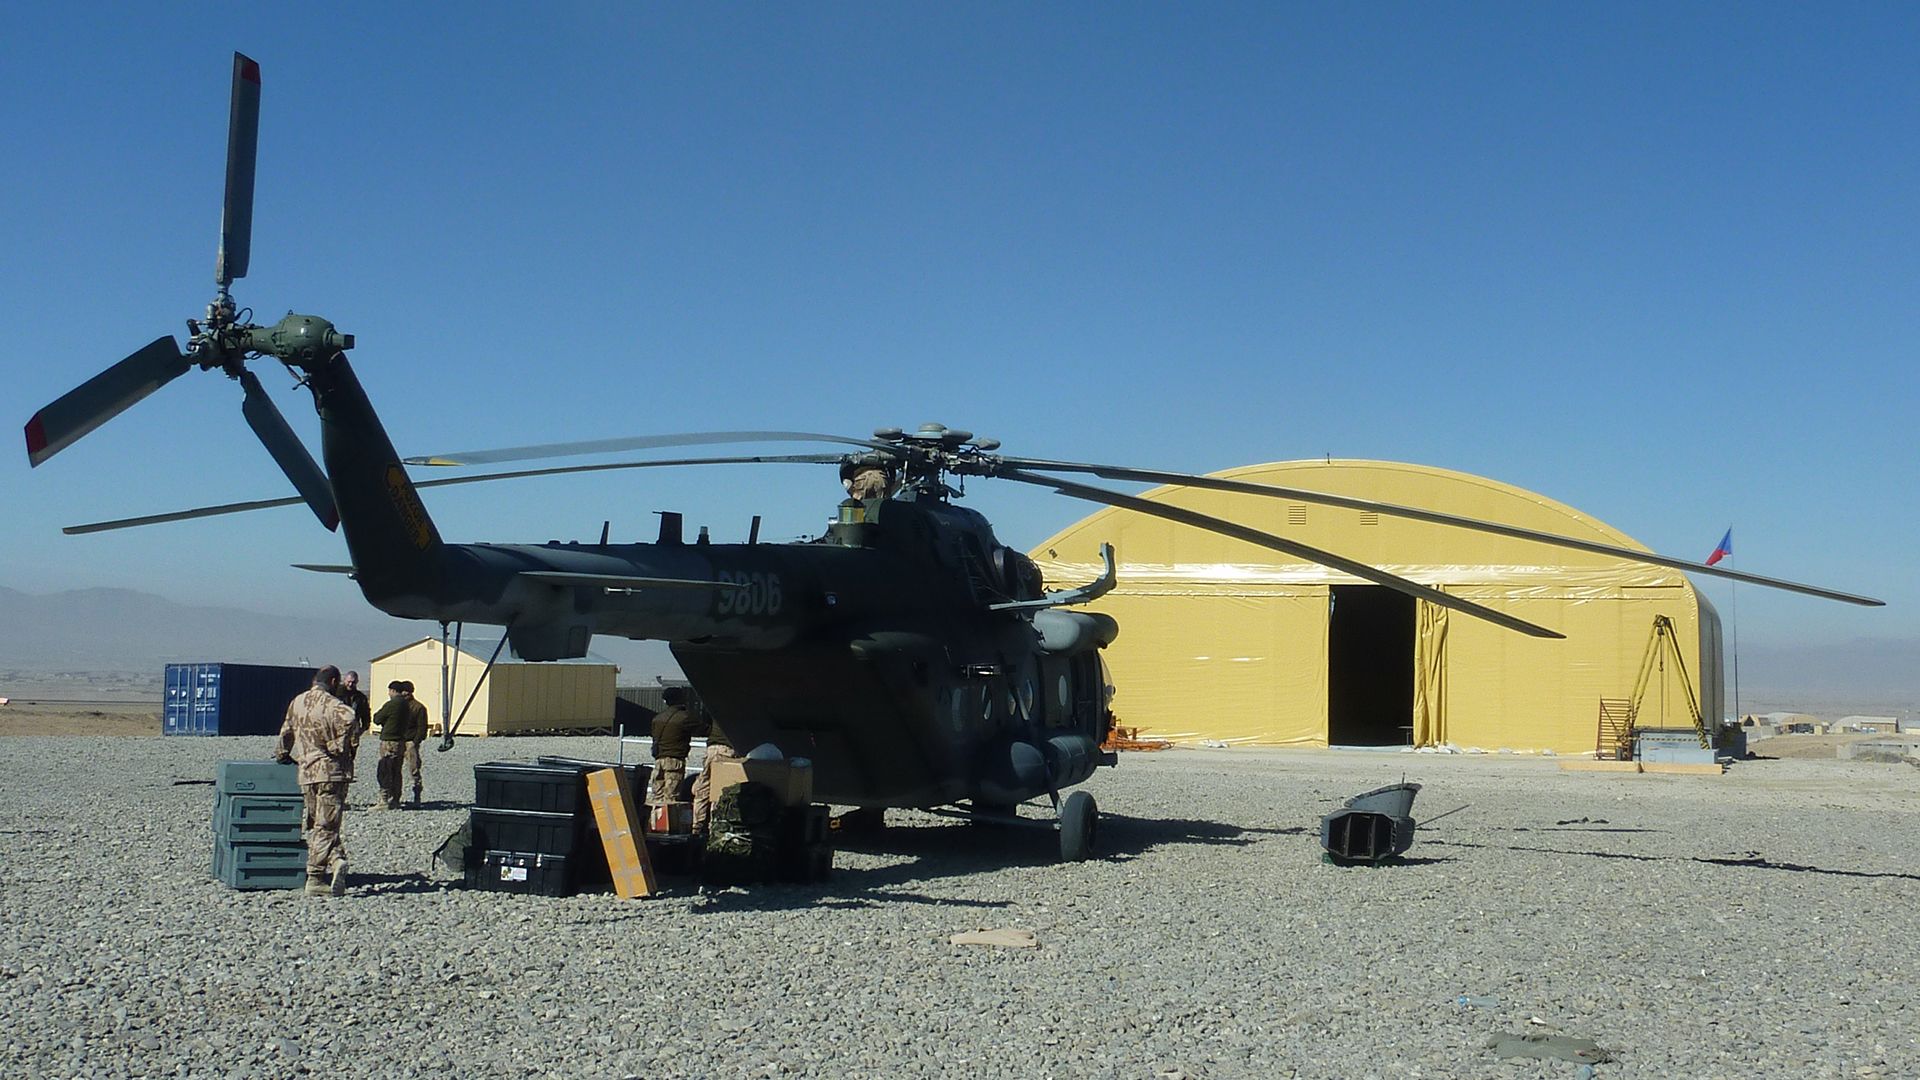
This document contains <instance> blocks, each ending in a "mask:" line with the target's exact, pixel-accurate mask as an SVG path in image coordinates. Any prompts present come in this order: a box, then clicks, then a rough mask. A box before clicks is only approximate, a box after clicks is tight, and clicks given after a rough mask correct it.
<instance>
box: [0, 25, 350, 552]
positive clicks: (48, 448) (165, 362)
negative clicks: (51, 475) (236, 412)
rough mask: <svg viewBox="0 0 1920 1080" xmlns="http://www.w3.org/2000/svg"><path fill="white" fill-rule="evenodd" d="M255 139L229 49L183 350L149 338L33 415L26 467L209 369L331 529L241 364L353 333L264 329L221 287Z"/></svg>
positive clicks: (252, 71) (238, 271)
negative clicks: (208, 287) (205, 270)
mask: <svg viewBox="0 0 1920 1080" xmlns="http://www.w3.org/2000/svg"><path fill="white" fill-rule="evenodd" d="M259 145H260V65H259V64H258V63H256V62H255V61H254V60H253V59H252V58H251V57H249V56H246V55H244V54H242V53H237V52H236V53H234V54H233V90H232V95H231V98H230V100H229V105H228V112H227V185H226V195H225V198H224V200H223V202H222V206H221V214H220V249H219V252H218V254H217V255H216V256H215V261H214V271H213V280H214V285H215V286H216V292H215V293H214V298H213V301H212V302H211V303H209V304H208V305H207V311H206V316H205V318H204V319H189V320H187V330H188V333H189V334H190V337H189V338H188V341H187V346H186V348H185V349H184V350H183V349H182V348H181V347H180V343H179V341H178V340H177V339H175V338H173V337H171V336H169V337H163V338H157V339H155V340H154V341H153V342H151V343H149V344H148V345H147V346H146V347H145V348H142V349H140V350H139V351H138V352H135V353H134V354H132V355H131V356H128V357H127V358H126V359H124V360H121V361H120V362H119V363H117V364H115V365H113V366H112V367H110V368H108V369H106V370H105V371H102V372H101V373H100V374H98V375H95V376H94V377H93V378H91V379H88V380H87V381H86V382H84V383H81V384H80V385H79V386H77V387H75V388H74V389H72V390H70V391H68V392H67V393H65V394H63V395H61V396H60V397H59V398H58V399H56V400H55V401H54V402H53V403H52V404H50V405H48V406H46V407H45V408H43V409H41V410H40V411H39V412H37V413H35V414H34V415H33V419H31V420H29V421H27V427H26V437H27V461H28V463H29V464H30V465H33V466H38V465H40V464H41V463H43V462H45V461H46V460H47V459H48V458H51V457H52V456H53V455H55V454H57V453H59V452H60V451H62V450H65V449H66V448H67V447H69V446H72V445H73V444H74V443H76V442H78V441H79V440H80V439H81V438H82V437H84V436H86V435H87V434H89V433H90V432H92V431H93V430H94V429H95V428H97V427H99V426H100V425H101V424H104V423H106V422H107V421H109V420H111V419H113V418H114V417H116V416H118V415H120V414H121V413H122V412H125V411H126V410H127V409H129V408H131V407H133V406H134V405H135V404H137V403H138V402H140V401H141V400H142V399H143V398H145V397H147V396H148V395H149V394H152V393H153V392H154V391H156V390H158V389H160V388H161V387H162V386H165V385H166V384H167V383H170V382H172V381H173V380H174V379H176V378H179V377H180V376H181V375H184V374H186V373H187V371H188V369H190V368H193V367H198V368H200V370H202V371H211V370H213V369H216V368H217V369H219V370H220V372H221V373H222V374H224V375H226V376H227V377H228V378H230V379H233V380H235V381H237V382H239V383H240V389H241V392H242V394H243V395H244V398H243V400H242V402H241V410H240V411H241V414H242V415H243V416H244V417H245V418H246V421H247V424H248V426H249V427H251V428H252V429H253V432H254V434H255V435H256V436H258V437H259V439H260V442H261V444H262V445H264V446H265V447H266V448H267V453H269V454H271V455H272V456H273V460H274V461H275V462H276V463H277V464H278V465H279V466H280V470H281V471H282V472H284V473H286V475H287V479H288V480H290V481H292V482H293V486H294V489H295V490H296V491H298V492H299V493H300V497H301V499H302V500H304V501H305V502H306V504H307V505H308V506H309V507H310V508H311V509H312V510H313V513H314V516H315V517H317V518H319V519H320V523H321V524H322V525H324V526H326V527H327V528H328V529H329V530H331V529H334V528H336V527H338V525H339V521H340V515H339V511H338V510H337V509H336V507H335V505H334V498H333V489H332V486H331V484H330V483H329V482H328V480H327V476H326V473H324V472H323V471H321V469H320V466H319V465H317V464H315V462H314V460H313V455H312V454H310V453H308V451H307V448H306V446H305V445H303V444H302V443H301V441H300V437H299V436H298V435H296V434H294V431H293V428H292V427H291V426H289V425H288V424H287V420H286V417H285V416H283V415H281V413H280V410H279V408H278V407H277V406H275V405H274V403H273V400H272V398H270V397H269V396H268V395H267V392H266V390H265V389H264V388H263V387H262V386H261V384H260V379H259V377H258V376H256V375H254V374H253V373H252V372H251V371H248V370H247V368H246V362H247V361H248V360H250V359H253V358H254V357H258V356H271V357H273V358H275V359H276V360H279V361H280V362H281V363H282V364H285V365H286V366H287V368H288V369H289V370H291V371H294V372H295V375H296V377H301V376H300V373H301V372H302V371H312V370H314V369H315V368H317V367H318V366H320V365H324V364H326V363H328V362H329V361H331V360H332V359H333V357H334V356H335V355H336V354H337V353H339V352H341V351H343V350H346V349H351V348H352V347H353V336H352V335H351V334H342V333H340V332H339V331H337V330H335V329H334V327H333V324H331V323H329V322H327V321H326V320H325V319H320V318H316V317H314V316H311V315H293V314H289V315H288V316H287V317H286V318H284V319H282V320H281V321H280V322H279V323H277V324H276V325H274V326H270V327H266V326H256V325H253V324H250V323H241V322H240V321H239V308H238V307H237V306H236V305H235V304H234V302H233V295H232V293H230V292H229V291H228V286H230V285H232V284H233V282H235V281H237V280H239V279H240V278H243V277H245V276H246V275H247V264H248V261H249V257H250V256H251V254H252V248H253V181H254V162H255V159H256V158H257V156H258V151H259ZM302 381H304V378H303V379H302Z"/></svg>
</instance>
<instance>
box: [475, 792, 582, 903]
mask: <svg viewBox="0 0 1920 1080" xmlns="http://www.w3.org/2000/svg"><path fill="white" fill-rule="evenodd" d="M473 789H474V794H473V811H472V817H471V830H472V833H473V840H472V844H471V846H470V847H469V848H468V854H467V885H468V886H469V887H471V888H476V889H492V890H497V891H501V892H520V893H537V894H540V895H542V896H571V895H572V894H573V893H574V891H575V890H576V889H577V888H578V887H579V881H580V877H581V875H582V873H583V871H585V870H586V869H587V868H588V867H590V866H593V865H596V864H597V866H598V868H599V869H600V870H601V871H602V872H603V873H604V872H605V869H606V855H605V853H604V852H602V851H601V850H600V845H599V843H598V841H597V840H596V839H593V838H592V837H590V836H589V825H590V823H591V822H592V820H593V813H592V811H591V809H590V808H589V806H588V803H587V800H586V779H585V773H584V772H583V771H582V770H580V769H576V768H573V767H571V766H567V765H546V764H538V765H526V764H519V763H515V762H507V761H493V762H488V763H486V764H484V765H475V766H474V767H473Z"/></svg>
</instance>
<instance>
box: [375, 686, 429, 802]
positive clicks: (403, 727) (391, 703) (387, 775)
mask: <svg viewBox="0 0 1920 1080" xmlns="http://www.w3.org/2000/svg"><path fill="white" fill-rule="evenodd" d="M387 695H388V697H387V703H386V704H385V705H382V706H380V711H379V712H378V713H376V714H374V718H373V720H374V723H375V724H377V725H379V727H380V765H379V771H378V772H377V773H376V774H375V775H376V776H377V778H378V779H379V781H380V800H379V801H378V802H376V803H374V804H373V807H374V809H376V810H394V809H398V808H399V806H400V770H401V767H402V766H403V765H404V766H405V767H406V769H407V771H409V772H411V773H412V774H413V805H415V806H419V805H420V744H421V743H422V742H424V741H425V740H426V737H427V707H426V706H425V705H422V704H421V703H420V702H418V701H415V700H414V698H413V684H412V683H410V682H402V681H399V680H397V679H396V680H395V681H393V682H390V683H388V684H387Z"/></svg>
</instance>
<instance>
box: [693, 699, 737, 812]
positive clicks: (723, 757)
mask: <svg viewBox="0 0 1920 1080" xmlns="http://www.w3.org/2000/svg"><path fill="white" fill-rule="evenodd" d="M738 760H740V755H739V754H738V753H735V752H734V749H733V740H731V739H729V738H727V733H726V732H724V731H722V730H720V725H719V724H718V723H716V722H715V721H714V720H713V719H712V718H711V717H709V718H708V720H707V750H706V753H705V754H702V755H701V757H700V775H699V776H698V777H696V778H695V779H694V781H693V831H694V832H695V833H696V834H699V833H704V832H706V831H707V818H708V817H709V816H711V815H712V814H713V804H714V803H715V802H716V801H718V800H719V798H720V795H721V793H720V792H718V791H715V790H713V766H714V764H715V763H717V762H721V761H738Z"/></svg>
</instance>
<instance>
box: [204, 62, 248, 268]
mask: <svg viewBox="0 0 1920 1080" xmlns="http://www.w3.org/2000/svg"><path fill="white" fill-rule="evenodd" d="M259 149H260V65H259V64H256V63H254V61H253V59H252V58H251V57H248V56H244V55H242V54H240V53H234V54H233V97H232V99H231V103H230V107H229V109H228V112H227V196H226V201H225V203H224V204H223V205H222V207H221V210H220V255H219V257H218V258H217V259H216V260H215V262H214V268H213V280H214V282H215V283H216V284H218V285H219V286H220V287H221V288H222V289H224V288H226V287H227V286H228V285H230V284H232V283H233V282H235V281H238V280H239V279H241V278H243V277H246V276H247V257H248V256H249V255H250V254H251V253H252V248H253V164H254V159H255V158H256V157H257V156H258V152H259Z"/></svg>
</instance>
